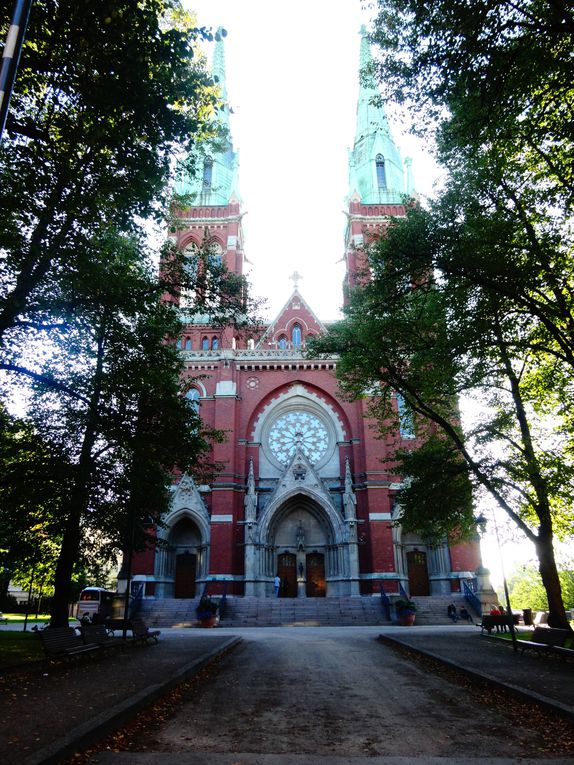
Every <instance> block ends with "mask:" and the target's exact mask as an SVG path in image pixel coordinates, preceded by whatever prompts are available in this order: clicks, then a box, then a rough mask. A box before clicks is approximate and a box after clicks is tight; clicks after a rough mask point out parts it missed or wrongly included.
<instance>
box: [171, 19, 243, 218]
mask: <svg viewBox="0 0 574 765" xmlns="http://www.w3.org/2000/svg"><path fill="white" fill-rule="evenodd" d="M223 37H224V34H223V30H222V29H221V28H220V29H218V30H217V34H216V42H215V50H214V52H213V62H212V67H211V71H212V75H213V79H214V81H215V83H216V85H217V87H218V90H219V97H220V99H221V101H222V106H221V108H220V109H219V110H218V112H217V114H216V116H215V118H214V121H215V123H216V125H217V126H218V128H219V129H220V135H219V136H218V137H217V138H216V139H215V141H214V142H213V144H212V145H211V146H209V145H207V146H206V147H204V157H203V167H201V166H200V167H199V170H198V171H197V173H196V175H194V176H191V175H190V174H189V173H187V172H185V171H183V172H182V173H181V175H180V177H179V179H178V180H177V182H176V185H175V191H176V194H180V195H184V194H185V195H190V196H191V197H192V205H193V206H200V207H208V206H209V207H211V206H226V205H228V204H230V203H232V202H237V201H239V192H238V188H237V171H238V157H237V152H235V151H234V149H233V142H232V140H231V131H230V126H229V103H228V98H227V83H226V70H225V49H224V45H223Z"/></svg>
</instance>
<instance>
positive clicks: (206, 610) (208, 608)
mask: <svg viewBox="0 0 574 765" xmlns="http://www.w3.org/2000/svg"><path fill="white" fill-rule="evenodd" d="M196 613H197V618H198V620H199V626H200V627H215V626H217V624H218V623H219V601H218V600H215V598H210V597H209V596H208V595H202V596H201V599H200V601H199V605H198V606H197V609H196Z"/></svg>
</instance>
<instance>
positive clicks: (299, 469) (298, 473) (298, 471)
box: [293, 465, 307, 481]
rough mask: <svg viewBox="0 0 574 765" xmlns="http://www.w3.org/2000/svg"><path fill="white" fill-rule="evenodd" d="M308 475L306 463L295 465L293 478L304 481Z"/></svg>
mask: <svg viewBox="0 0 574 765" xmlns="http://www.w3.org/2000/svg"><path fill="white" fill-rule="evenodd" d="M306 475H307V471H306V469H305V466H304V465H295V466H294V467H293V478H294V479H295V480H296V481H304V480H305V476H306Z"/></svg>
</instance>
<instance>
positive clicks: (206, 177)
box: [203, 157, 213, 189]
mask: <svg viewBox="0 0 574 765" xmlns="http://www.w3.org/2000/svg"><path fill="white" fill-rule="evenodd" d="M212 180H213V160H212V159H211V157H206V158H205V159H204V161H203V188H204V189H210V188H211V182H212Z"/></svg>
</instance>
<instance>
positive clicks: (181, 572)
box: [175, 552, 197, 598]
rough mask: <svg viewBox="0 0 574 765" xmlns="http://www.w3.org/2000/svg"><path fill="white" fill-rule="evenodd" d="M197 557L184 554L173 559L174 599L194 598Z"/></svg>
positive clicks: (187, 553)
mask: <svg viewBox="0 0 574 765" xmlns="http://www.w3.org/2000/svg"><path fill="white" fill-rule="evenodd" d="M196 569H197V555H192V554H191V553H189V552H184V553H182V554H181V555H178V556H177V557H176V559H175V597H176V598H195V572H196Z"/></svg>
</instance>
